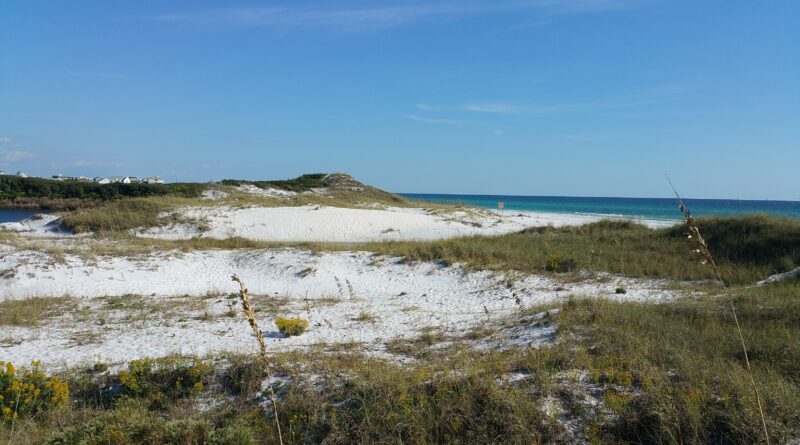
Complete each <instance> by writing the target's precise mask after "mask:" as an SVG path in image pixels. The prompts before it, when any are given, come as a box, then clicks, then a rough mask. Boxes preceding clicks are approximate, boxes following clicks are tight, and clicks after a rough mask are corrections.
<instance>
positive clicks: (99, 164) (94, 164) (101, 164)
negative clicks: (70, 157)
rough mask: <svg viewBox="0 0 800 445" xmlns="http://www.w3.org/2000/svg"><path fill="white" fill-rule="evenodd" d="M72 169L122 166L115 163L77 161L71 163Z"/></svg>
mask: <svg viewBox="0 0 800 445" xmlns="http://www.w3.org/2000/svg"><path fill="white" fill-rule="evenodd" d="M71 165H72V166H73V167H122V166H123V165H124V164H122V163H120V162H116V161H103V160H87V159H78V160H76V161H72V164H71Z"/></svg>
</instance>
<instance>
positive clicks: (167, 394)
mask: <svg viewBox="0 0 800 445" xmlns="http://www.w3.org/2000/svg"><path fill="white" fill-rule="evenodd" d="M210 374H211V366H209V365H208V364H206V363H204V362H203V361H202V360H200V359H198V358H193V359H186V358H179V357H166V358H159V359H150V358H145V359H140V360H134V361H132V362H130V364H128V369H127V370H123V371H120V372H119V374H118V375H117V380H118V381H119V383H120V384H121V385H122V387H123V393H124V394H127V395H129V396H133V397H144V398H147V399H149V400H150V401H151V402H152V403H153V405H154V406H155V407H162V406H164V404H165V403H166V402H167V401H168V400H169V399H175V398H181V397H187V396H190V395H194V394H197V393H198V392H200V391H202V390H203V388H204V387H205V384H206V381H207V379H208V377H209V375H210Z"/></svg>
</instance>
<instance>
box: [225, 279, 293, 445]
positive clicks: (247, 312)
mask: <svg viewBox="0 0 800 445" xmlns="http://www.w3.org/2000/svg"><path fill="white" fill-rule="evenodd" d="M231 280H233V281H235V282H236V283H238V284H239V300H241V302H242V312H243V313H244V317H245V318H246V319H247V322H248V323H250V327H251V328H252V329H253V333H254V334H255V335H256V340H258V346H259V348H260V349H261V360H262V362H263V363H264V369H265V370H266V372H267V379H268V381H269V382H270V384H269V398H270V401H271V402H272V412H273V413H274V414H275V426H276V427H277V429H278V440H279V441H280V443H281V445H283V435H282V434H281V423H280V421H279V420H278V402H277V400H276V399H275V389H274V388H273V387H272V373H271V372H270V369H269V361H268V359H267V344H266V343H264V336H263V335H261V329H259V327H258V321H256V314H255V311H253V305H251V304H250V295H249V294H248V293H247V287H245V285H244V283H243V282H242V280H241V279H239V277H238V276H237V275H236V274H234V275H231Z"/></svg>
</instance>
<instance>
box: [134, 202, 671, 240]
mask: <svg viewBox="0 0 800 445" xmlns="http://www.w3.org/2000/svg"><path fill="white" fill-rule="evenodd" d="M181 213H182V215H184V216H186V217H188V218H191V219H196V220H202V221H204V223H205V224H206V225H207V226H208V230H206V231H204V232H202V233H198V231H197V229H196V228H195V227H191V226H187V225H185V224H184V225H172V226H166V227H157V228H152V229H148V230H143V231H138V232H136V234H137V236H141V237H147V238H161V239H188V238H192V237H195V236H198V235H199V236H203V237H211V238H218V239H225V238H232V237H242V238H248V239H252V240H258V241H277V242H293V241H296V242H366V241H383V240H403V241H408V240H433V239H442V238H452V237H458V236H469V235H500V234H505V233H511V232H516V231H520V230H522V229H525V228H527V227H533V226H545V225H553V226H557V227H558V226H566V225H579V224H586V223H589V222H595V221H599V220H601V219H604V218H608V217H607V216H594V215H574V214H558V213H528V212H506V213H505V214H500V213H498V212H493V211H488V210H470V211H451V212H436V211H430V210H425V209H415V208H386V209H350V208H340V207H324V206H323V207H320V206H303V207H248V208H230V207H191V208H186V209H182V210H181ZM618 219H624V218H618ZM636 221H637V222H640V223H642V224H645V225H647V226H648V227H665V226H669V225H672V224H674V222H671V221H657V220H636Z"/></svg>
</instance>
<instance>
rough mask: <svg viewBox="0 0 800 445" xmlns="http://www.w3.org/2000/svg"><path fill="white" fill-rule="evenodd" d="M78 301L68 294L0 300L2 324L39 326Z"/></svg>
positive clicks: (71, 307)
mask: <svg viewBox="0 0 800 445" xmlns="http://www.w3.org/2000/svg"><path fill="white" fill-rule="evenodd" d="M76 305H77V303H76V302H75V300H74V299H73V298H71V297H68V296H63V297H32V298H26V299H24V300H3V301H0V325H6V326H29V327H32V326H38V325H40V324H42V323H45V322H46V321H47V320H48V319H49V318H51V317H56V316H59V315H62V314H63V313H64V312H65V311H68V310H70V309H73V308H74V307H75V306H76Z"/></svg>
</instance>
